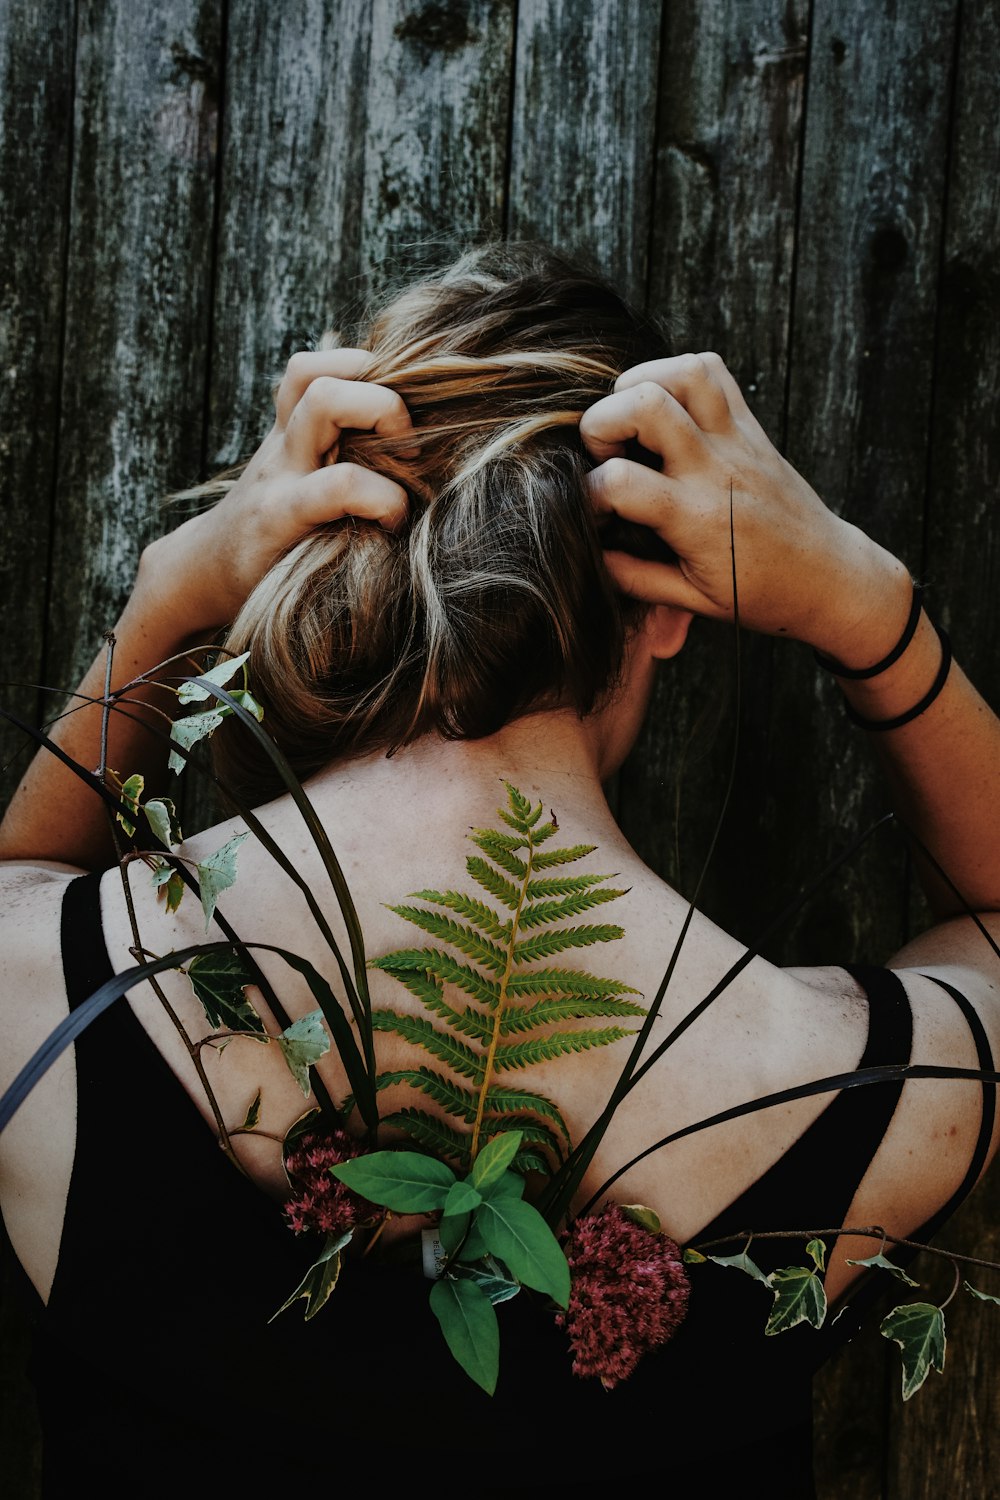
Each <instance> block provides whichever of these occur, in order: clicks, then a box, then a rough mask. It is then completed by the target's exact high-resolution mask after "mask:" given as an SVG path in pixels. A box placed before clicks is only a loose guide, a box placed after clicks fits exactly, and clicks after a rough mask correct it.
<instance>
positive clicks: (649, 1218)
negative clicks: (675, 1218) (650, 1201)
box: [620, 1203, 663, 1234]
mask: <svg viewBox="0 0 1000 1500" xmlns="http://www.w3.org/2000/svg"><path fill="white" fill-rule="evenodd" d="M620 1207H621V1211H622V1213H623V1214H624V1215H625V1217H626V1219H631V1220H632V1223H633V1224H638V1225H639V1228H640V1229H648V1230H649V1232H650V1234H659V1233H660V1230H661V1229H662V1228H663V1226H662V1224H661V1223H660V1216H659V1214H658V1213H657V1212H656V1211H655V1209H652V1208H647V1207H646V1205H645V1204H644V1203H622V1204H621V1205H620Z"/></svg>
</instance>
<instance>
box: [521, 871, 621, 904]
mask: <svg viewBox="0 0 1000 1500" xmlns="http://www.w3.org/2000/svg"><path fill="white" fill-rule="evenodd" d="M610 879H611V876H610V875H545V876H543V877H542V878H541V879H540V880H529V881H528V884H527V885H526V886H525V888H524V894H525V896H526V897H527V898H528V900H529V901H534V900H535V898H536V897H538V896H568V895H570V894H571V892H573V891H584V890H586V889H587V888H588V886H592V885H600V883H601V881H602V880H610ZM623 894H624V893H623Z"/></svg>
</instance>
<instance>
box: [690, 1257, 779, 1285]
mask: <svg viewBox="0 0 1000 1500" xmlns="http://www.w3.org/2000/svg"><path fill="white" fill-rule="evenodd" d="M681 1260H682V1261H683V1262H684V1264H685V1265H686V1266H703V1265H704V1264H705V1262H706V1261H707V1260H708V1256H707V1255H702V1253H701V1251H700V1250H691V1249H687V1250H682V1251H681ZM761 1280H762V1281H766V1280H767V1277H766V1276H764V1275H763V1274H762V1275H761Z"/></svg>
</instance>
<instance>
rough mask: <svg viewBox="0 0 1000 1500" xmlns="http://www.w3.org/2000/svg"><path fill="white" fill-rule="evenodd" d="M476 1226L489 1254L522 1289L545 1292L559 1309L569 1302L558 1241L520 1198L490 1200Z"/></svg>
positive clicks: (486, 1203) (564, 1268) (566, 1272)
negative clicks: (497, 1260)
mask: <svg viewBox="0 0 1000 1500" xmlns="http://www.w3.org/2000/svg"><path fill="white" fill-rule="evenodd" d="M476 1226H477V1227H478V1228H479V1229H480V1230H481V1231H482V1235H483V1239H484V1240H485V1241H486V1245H487V1248H488V1249H489V1250H490V1251H491V1253H492V1254H493V1255H495V1256H497V1257H498V1259H500V1260H502V1261H503V1263H504V1265H505V1266H507V1267H508V1268H509V1270H510V1272H511V1275H512V1276H514V1277H516V1279H517V1280H518V1281H520V1282H521V1283H522V1284H523V1285H524V1286H532V1287H534V1288H535V1290H536V1291H538V1292H547V1293H548V1295H549V1296H550V1297H551V1298H552V1300H553V1301H554V1302H557V1303H558V1304H559V1306H560V1307H565V1306H566V1304H567V1303H568V1302H569V1266H568V1264H567V1262H566V1257H565V1255H564V1254H563V1252H562V1248H561V1246H560V1244H559V1241H558V1240H557V1239H556V1237H555V1235H554V1234H553V1233H552V1230H551V1229H550V1228H549V1226H548V1225H547V1224H546V1222H545V1220H544V1219H543V1218H542V1216H541V1214H540V1213H539V1212H538V1210H537V1208H533V1207H532V1206H531V1204H530V1203H524V1202H522V1201H521V1200H520V1199H519V1198H508V1197H500V1198H490V1199H488V1200H487V1201H486V1202H484V1203H483V1205H482V1207H481V1208H480V1209H479V1211H478V1212H477V1214H476Z"/></svg>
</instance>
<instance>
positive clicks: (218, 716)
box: [167, 708, 232, 776]
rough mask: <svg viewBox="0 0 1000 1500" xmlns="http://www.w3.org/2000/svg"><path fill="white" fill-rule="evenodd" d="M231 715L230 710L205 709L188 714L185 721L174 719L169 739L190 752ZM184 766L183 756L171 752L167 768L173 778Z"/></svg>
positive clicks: (173, 751) (185, 762)
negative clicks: (172, 774) (197, 712)
mask: <svg viewBox="0 0 1000 1500" xmlns="http://www.w3.org/2000/svg"><path fill="white" fill-rule="evenodd" d="M231 713H232V709H231V708H206V709H205V710H204V712H203V713H200V714H189V715H188V717H187V718H186V719H175V720H174V722H173V723H172V724H171V726H170V738H171V739H172V740H173V741H174V743H175V744H177V745H180V747H181V749H183V750H190V749H191V747H192V746H193V745H197V743H198V741H199V740H203V739H205V738H206V736H208V735H210V734H214V733H215V731H216V730H217V729H218V727H219V725H220V724H221V723H222V721H223V719H224V718H225V717H226V715H227V714H231ZM186 764H187V761H186V759H185V757H184V756H183V755H178V753H177V751H176V750H171V752H170V756H169V758H168V760H167V766H168V768H169V769H170V770H171V771H173V773H174V775H175V776H179V775H180V773H181V772H182V771H183V769H184V767H185V765H186Z"/></svg>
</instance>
